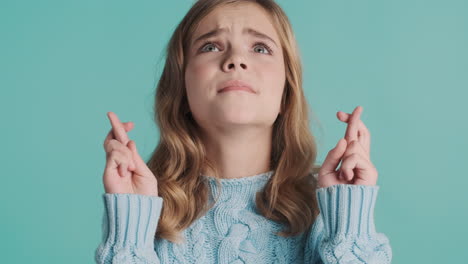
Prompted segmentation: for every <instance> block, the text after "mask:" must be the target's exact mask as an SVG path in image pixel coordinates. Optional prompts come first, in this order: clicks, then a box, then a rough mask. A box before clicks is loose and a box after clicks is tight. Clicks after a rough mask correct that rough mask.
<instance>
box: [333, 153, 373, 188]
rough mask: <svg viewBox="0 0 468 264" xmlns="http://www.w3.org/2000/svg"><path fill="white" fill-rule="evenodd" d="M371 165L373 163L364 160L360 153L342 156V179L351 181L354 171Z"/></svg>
mask: <svg viewBox="0 0 468 264" xmlns="http://www.w3.org/2000/svg"><path fill="white" fill-rule="evenodd" d="M372 167H373V165H372V164H371V163H370V162H369V161H368V160H366V159H365V158H364V157H363V156H362V155H361V154H359V153H353V154H351V155H349V156H347V157H344V158H343V163H342V164H341V171H342V174H343V176H344V179H345V180H347V181H351V180H353V178H354V177H355V175H354V174H355V171H357V170H363V169H370V168H372Z"/></svg>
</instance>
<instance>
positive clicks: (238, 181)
mask: <svg viewBox="0 0 468 264" xmlns="http://www.w3.org/2000/svg"><path fill="white" fill-rule="evenodd" d="M273 172H274V170H270V171H267V172H263V173H259V174H255V175H251V176H245V177H241V178H232V179H225V178H220V179H218V180H219V182H220V183H221V184H222V185H244V184H252V183H258V182H266V181H268V179H270V177H271V175H273ZM201 176H202V177H204V178H205V179H207V180H208V181H210V182H215V181H216V178H214V177H211V176H206V175H203V174H202V175H201Z"/></svg>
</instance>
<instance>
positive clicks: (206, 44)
mask: <svg viewBox="0 0 468 264" xmlns="http://www.w3.org/2000/svg"><path fill="white" fill-rule="evenodd" d="M208 44H209V45H208ZM211 44H214V43H212V42H206V43H205V44H203V46H202V48H201V51H203V52H204V48H205V47H210V45H211ZM214 47H215V48H216V46H214Z"/></svg>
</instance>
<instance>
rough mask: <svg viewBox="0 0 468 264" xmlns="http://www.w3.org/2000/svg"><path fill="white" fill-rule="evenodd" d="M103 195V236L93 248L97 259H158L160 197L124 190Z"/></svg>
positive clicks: (143, 261) (115, 261)
mask: <svg viewBox="0 0 468 264" xmlns="http://www.w3.org/2000/svg"><path fill="white" fill-rule="evenodd" d="M102 198H103V200H104V214H103V218H102V237H101V242H100V244H99V245H98V247H97V248H96V250H95V252H94V259H95V261H96V263H98V264H101V263H102V264H104V263H160V261H159V258H158V256H157V254H156V252H155V250H154V235H155V234H156V228H157V225H158V222H159V216H160V214H161V209H162V204H163V199H162V198H161V197H159V196H147V195H139V194H126V193H124V194H121V193H114V194H111V193H104V194H103V195H102Z"/></svg>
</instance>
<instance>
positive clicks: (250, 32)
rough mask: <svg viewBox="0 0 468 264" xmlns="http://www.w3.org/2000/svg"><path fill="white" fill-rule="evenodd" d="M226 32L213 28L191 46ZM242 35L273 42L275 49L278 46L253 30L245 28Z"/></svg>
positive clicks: (264, 35) (223, 29) (270, 39)
mask: <svg viewBox="0 0 468 264" xmlns="http://www.w3.org/2000/svg"><path fill="white" fill-rule="evenodd" d="M227 31H228V30H227V28H215V29H213V30H211V31H209V32H208V33H205V34H203V35H201V36H199V37H198V38H196V39H195V41H193V42H192V45H193V44H195V43H197V42H198V41H200V40H203V39H207V38H210V37H215V36H218V35H221V34H222V33H225V32H227ZM242 33H243V34H248V35H252V36H254V37H257V38H261V39H266V40H269V41H271V42H273V44H275V46H276V47H278V45H277V44H276V42H275V41H274V40H273V39H272V38H270V37H269V36H267V35H266V34H263V33H261V32H258V31H257V30H255V29H253V28H245V29H244V31H243V32H242Z"/></svg>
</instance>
